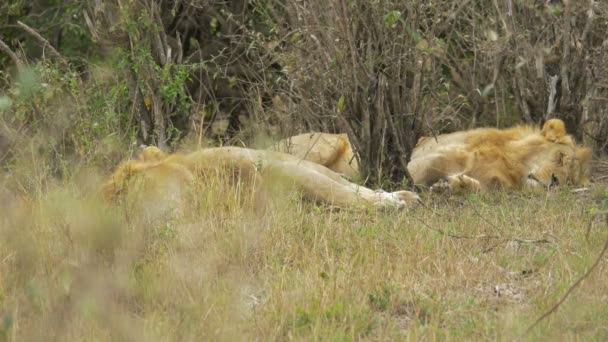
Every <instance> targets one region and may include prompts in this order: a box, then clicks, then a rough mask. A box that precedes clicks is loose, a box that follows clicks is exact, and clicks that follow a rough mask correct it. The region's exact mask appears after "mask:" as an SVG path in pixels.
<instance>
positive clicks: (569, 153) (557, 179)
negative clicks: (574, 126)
mask: <svg viewBox="0 0 608 342" xmlns="http://www.w3.org/2000/svg"><path fill="white" fill-rule="evenodd" d="M590 161H591V151H590V150H589V149H588V148H586V147H583V146H580V145H577V144H576V143H575V142H574V139H573V138H572V137H571V136H569V135H567V134H566V129H565V126H564V123H563V121H561V120H559V119H551V120H548V121H547V122H546V123H545V124H544V126H543V128H542V130H540V131H539V130H538V129H535V128H533V127H530V126H516V127H513V128H509V129H503V130H501V129H495V128H478V129H473V130H469V131H462V132H455V133H451V134H443V135H439V136H437V137H423V138H421V139H420V140H419V141H418V144H417V145H416V147H415V149H414V151H413V153H412V157H411V161H410V163H409V164H408V166H407V168H408V170H409V172H410V174H411V175H412V178H413V179H414V182H415V183H416V184H423V185H428V186H433V185H435V186H436V187H445V186H447V187H448V188H449V189H450V190H452V191H471V190H472V191H486V190H490V189H496V188H503V189H520V188H522V187H524V186H525V185H541V186H552V185H558V184H570V185H585V184H587V183H588V182H589V164H590ZM442 180H443V181H447V183H445V182H444V183H441V182H440V181H442ZM438 182H440V183H438ZM436 184H437V185H436Z"/></svg>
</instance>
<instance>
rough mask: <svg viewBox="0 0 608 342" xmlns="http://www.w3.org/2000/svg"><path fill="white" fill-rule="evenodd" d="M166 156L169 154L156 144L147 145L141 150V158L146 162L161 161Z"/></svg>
mask: <svg viewBox="0 0 608 342" xmlns="http://www.w3.org/2000/svg"><path fill="white" fill-rule="evenodd" d="M166 157H167V155H166V154H165V152H163V151H162V150H161V149H160V148H158V147H156V146H146V147H144V149H143V151H141V155H140V156H139V159H140V160H143V161H145V162H159V161H161V160H163V159H165V158H166Z"/></svg>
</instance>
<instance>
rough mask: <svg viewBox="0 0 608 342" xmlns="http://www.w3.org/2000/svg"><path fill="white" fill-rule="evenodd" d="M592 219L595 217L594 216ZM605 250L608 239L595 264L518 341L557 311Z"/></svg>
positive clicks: (591, 270)
mask: <svg viewBox="0 0 608 342" xmlns="http://www.w3.org/2000/svg"><path fill="white" fill-rule="evenodd" d="M603 214H607V215H608V212H604V213H603ZM594 217H595V215H594ZM591 220H593V217H592V218H591ZM607 221H608V216H607ZM607 250H608V238H606V242H605V243H604V248H603V249H602V251H601V252H600V254H599V255H598V257H597V259H596V260H595V262H594V263H593V265H592V266H591V267H590V268H589V270H587V272H585V274H583V276H582V277H580V278H578V280H577V281H576V282H575V283H574V284H573V285H572V286H570V288H569V289H568V291H566V293H565V294H564V296H563V297H562V298H561V299H560V300H559V301H558V302H557V303H555V305H553V306H552V307H551V309H549V310H547V312H545V313H544V314H543V315H542V316H540V317H539V318H538V319H537V320H536V321H534V323H532V325H530V326H529V327H528V328H527V329H526V330H525V331H524V333H523V334H521V335H520V336H519V339H522V338H523V337H525V336H526V335H528V334H529V333H530V332H531V331H532V329H534V328H535V327H536V326H537V325H538V324H539V323H540V322H542V321H543V320H544V319H545V318H547V317H549V316H550V315H551V314H552V313H554V312H555V311H557V309H558V308H559V307H560V306H561V305H562V303H563V302H565V301H566V299H568V297H569V296H570V294H571V293H572V291H574V289H576V288H577V287H578V286H579V285H580V284H581V283H582V282H583V280H585V279H586V278H587V277H589V275H590V274H591V272H593V270H594V269H595V268H596V267H597V265H599V263H600V261H602V258H603V257H604V254H606V251H607Z"/></svg>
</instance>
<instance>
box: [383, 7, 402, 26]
mask: <svg viewBox="0 0 608 342" xmlns="http://www.w3.org/2000/svg"><path fill="white" fill-rule="evenodd" d="M400 19H401V11H388V12H387V13H386V14H385V15H384V25H386V27H390V28H395V26H397V22H398V21H399V20H400Z"/></svg>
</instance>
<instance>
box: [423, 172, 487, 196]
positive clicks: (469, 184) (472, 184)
mask: <svg viewBox="0 0 608 342" xmlns="http://www.w3.org/2000/svg"><path fill="white" fill-rule="evenodd" d="M445 190H448V191H450V192H453V193H464V192H480V191H481V190H482V188H481V183H480V182H479V181H478V180H477V179H475V178H472V177H469V176H467V175H465V174H459V175H452V176H447V177H446V178H445V179H444V180H443V182H442V181H440V182H437V183H435V184H433V186H431V191H436V192H441V191H445Z"/></svg>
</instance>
